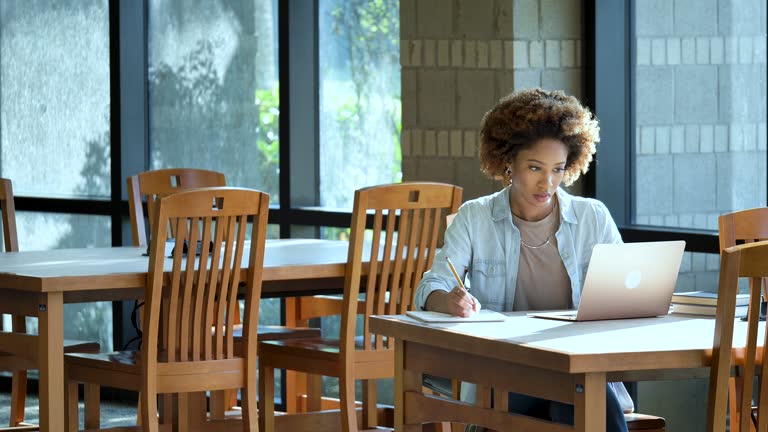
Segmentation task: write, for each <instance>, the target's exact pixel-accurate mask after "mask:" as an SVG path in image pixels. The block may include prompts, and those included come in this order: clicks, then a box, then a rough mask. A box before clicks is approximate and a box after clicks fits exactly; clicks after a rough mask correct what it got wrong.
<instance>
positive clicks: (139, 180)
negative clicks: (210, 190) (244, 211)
mask: <svg viewBox="0 0 768 432" xmlns="http://www.w3.org/2000/svg"><path fill="white" fill-rule="evenodd" d="M127 183H128V189H127V190H128V209H129V211H128V212H129V214H130V218H131V236H132V238H133V245H134V246H146V245H147V231H146V228H145V226H144V210H143V207H142V199H144V198H146V200H147V212H148V213H149V223H150V230H151V229H152V226H151V225H152V221H153V220H154V219H153V216H154V214H155V211H156V210H157V203H158V200H159V199H160V198H162V197H165V196H168V195H170V194H173V193H177V192H183V191H186V190H190V189H196V188H205V187H217V186H226V185H227V180H226V178H225V177H224V174H222V173H219V172H216V171H207V170H202V169H194V168H168V169H161V170H153V171H145V172H143V173H139V174H136V175H132V176H130V177H128V179H127Z"/></svg>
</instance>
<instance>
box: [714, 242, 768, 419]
mask: <svg viewBox="0 0 768 432" xmlns="http://www.w3.org/2000/svg"><path fill="white" fill-rule="evenodd" d="M766 263H768V241H761V242H752V243H747V244H743V245H739V246H732V247H728V248H725V249H724V250H723V251H722V252H721V258H720V287H719V292H718V300H717V314H716V318H715V336H714V341H713V349H712V362H711V365H710V368H711V372H710V382H709V399H708V406H707V430H708V431H710V432H715V431H717V432H723V431H725V427H726V424H725V423H726V412H727V407H728V395H729V390H728V386H729V382H728V379H729V377H730V371H731V367H732V366H733V364H732V358H743V364H739V366H741V367H742V368H743V373H744V377H745V380H744V388H743V391H742V394H741V397H740V398H739V400H737V401H735V406H737V407H738V410H739V413H740V416H739V418H740V420H739V429H740V431H742V432H743V431H749V430H750V425H751V424H752V420H751V412H752V399H753V395H754V394H755V393H756V392H755V389H754V388H753V380H752V379H751V377H753V376H754V375H755V369H756V367H757V359H758V358H759V357H762V355H759V354H758V353H759V352H760V351H762V348H760V350H758V348H757V340H758V334H759V331H760V330H761V327H762V330H763V331H765V322H764V321H762V322H761V321H759V315H760V314H759V311H760V295H761V290H760V283H759V281H760V279H762V278H765V277H768V265H766ZM742 277H746V278H750V279H751V280H752V283H750V300H749V313H748V316H747V337H746V346H745V347H743V348H742V347H737V349H736V350H735V352H734V351H733V331H734V324H735V314H736V295H737V294H738V290H739V278H742ZM766 343H768V339H766V340H763V344H764V345H763V346H768V345H765V344H766ZM738 353H743V355H739V354H738ZM767 364H768V362H766V361H763V362H762V366H761V371H762V373H768V366H766V365H767ZM760 381H761V382H760V383H758V385H759V386H760V388H759V389H758V391H757V393H759V394H760V395H766V394H767V393H766V389H765V386H763V385H762V382H763V381H765V380H760ZM762 400H763V403H761V406H760V409H761V411H762V412H760V414H759V415H758V422H759V423H758V428H757V430H762V431H764V430H766V428H768V411H766V407H768V405H766V404H765V399H762Z"/></svg>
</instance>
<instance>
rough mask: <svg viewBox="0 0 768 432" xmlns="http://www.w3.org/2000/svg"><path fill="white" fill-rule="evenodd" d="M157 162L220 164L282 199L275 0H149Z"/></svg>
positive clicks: (241, 181) (232, 178) (238, 180)
mask: <svg viewBox="0 0 768 432" xmlns="http://www.w3.org/2000/svg"><path fill="white" fill-rule="evenodd" d="M149 98H150V146H151V159H150V164H151V167H152V168H153V169H157V168H168V167H194V168H205V169H211V170H215V171H220V172H223V173H224V174H226V176H227V183H228V184H230V185H233V186H242V187H250V188H255V189H259V190H263V191H265V192H268V193H269V194H270V195H271V203H272V204H277V203H279V199H280V198H279V181H278V163H279V158H278V156H279V131H278V119H279V105H278V103H279V86H278V66H277V3H276V2H274V1H273V0H237V1H233V0H205V1H202V0H194V1H191V2H190V1H189V0H151V1H150V2H149Z"/></svg>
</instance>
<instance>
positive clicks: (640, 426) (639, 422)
mask: <svg viewBox="0 0 768 432" xmlns="http://www.w3.org/2000/svg"><path fill="white" fill-rule="evenodd" d="M624 420H626V421H627V429H629V430H664V428H666V426H667V421H666V420H665V419H664V417H656V416H652V415H647V414H638V413H628V414H624Z"/></svg>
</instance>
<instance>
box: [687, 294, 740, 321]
mask: <svg viewBox="0 0 768 432" xmlns="http://www.w3.org/2000/svg"><path fill="white" fill-rule="evenodd" d="M672 305H673V306H674V309H673V313H677V314H686V315H707V316H715V311H716V310H717V293H711V292H704V291H690V292H679V293H674V294H672ZM748 308H749V294H738V295H737V296H736V316H737V317H742V316H745V315H746V314H747V309H748Z"/></svg>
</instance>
